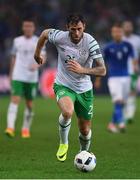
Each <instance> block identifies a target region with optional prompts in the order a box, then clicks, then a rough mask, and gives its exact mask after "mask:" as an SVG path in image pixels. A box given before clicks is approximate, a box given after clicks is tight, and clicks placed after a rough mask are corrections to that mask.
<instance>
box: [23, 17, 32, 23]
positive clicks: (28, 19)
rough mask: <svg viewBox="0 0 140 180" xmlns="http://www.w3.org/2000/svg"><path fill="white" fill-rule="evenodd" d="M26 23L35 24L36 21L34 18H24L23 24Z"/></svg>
mask: <svg viewBox="0 0 140 180" xmlns="http://www.w3.org/2000/svg"><path fill="white" fill-rule="evenodd" d="M25 21H27V22H33V23H34V24H35V20H34V18H32V17H23V18H22V22H25Z"/></svg>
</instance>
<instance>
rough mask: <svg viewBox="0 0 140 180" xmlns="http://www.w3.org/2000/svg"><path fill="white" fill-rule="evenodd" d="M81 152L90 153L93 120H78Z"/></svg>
mask: <svg viewBox="0 0 140 180" xmlns="http://www.w3.org/2000/svg"><path fill="white" fill-rule="evenodd" d="M78 126H79V142H80V151H83V150H85V151H88V150H89V148H90V144H91V136H92V131H91V120H86V119H83V118H78Z"/></svg>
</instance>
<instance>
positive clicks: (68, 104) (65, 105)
mask: <svg viewBox="0 0 140 180" xmlns="http://www.w3.org/2000/svg"><path fill="white" fill-rule="evenodd" d="M54 92H55V95H56V99H57V103H58V106H59V108H60V110H61V111H62V114H63V115H68V116H71V115H72V114H73V111H74V101H75V92H73V91H72V90H70V89H69V88H67V87H65V86H62V85H57V84H54Z"/></svg>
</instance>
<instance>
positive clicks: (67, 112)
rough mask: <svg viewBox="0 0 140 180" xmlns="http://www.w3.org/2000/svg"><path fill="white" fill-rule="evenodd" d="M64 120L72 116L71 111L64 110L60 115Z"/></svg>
mask: <svg viewBox="0 0 140 180" xmlns="http://www.w3.org/2000/svg"><path fill="white" fill-rule="evenodd" d="M62 115H63V117H64V119H66V120H67V119H70V118H71V117H72V115H73V109H65V111H64V112H63V113H62Z"/></svg>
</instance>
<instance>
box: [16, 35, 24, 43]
mask: <svg viewBox="0 0 140 180" xmlns="http://www.w3.org/2000/svg"><path fill="white" fill-rule="evenodd" d="M23 39H24V36H23V35H21V36H17V37H15V38H14V41H15V42H18V41H22V40H23Z"/></svg>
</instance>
